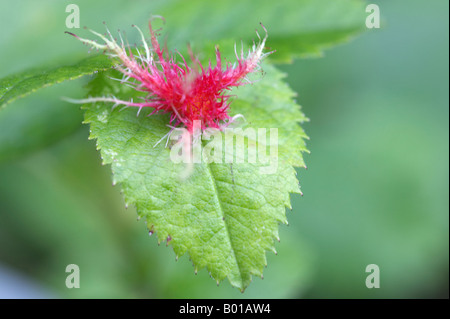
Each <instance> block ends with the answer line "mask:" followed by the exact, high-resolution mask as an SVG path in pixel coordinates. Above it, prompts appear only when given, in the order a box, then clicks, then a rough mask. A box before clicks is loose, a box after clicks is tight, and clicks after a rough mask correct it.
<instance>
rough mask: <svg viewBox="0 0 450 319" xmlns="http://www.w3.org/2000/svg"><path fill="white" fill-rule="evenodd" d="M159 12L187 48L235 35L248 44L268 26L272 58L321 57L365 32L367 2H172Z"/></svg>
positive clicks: (175, 41)
mask: <svg viewBox="0 0 450 319" xmlns="http://www.w3.org/2000/svg"><path fill="white" fill-rule="evenodd" d="M157 14H159V15H161V16H163V17H164V18H165V20H166V25H165V26H164V32H165V31H167V32H168V33H169V35H168V41H169V42H170V44H172V45H178V46H179V47H178V48H179V49H181V50H183V49H184V48H183V47H180V46H184V45H185V43H186V42H191V43H192V44H193V45H194V46H195V45H201V44H202V43H203V42H204V41H205V40H206V41H208V42H210V41H212V42H214V41H219V40H221V39H223V38H232V39H234V40H235V41H237V42H239V41H240V40H241V39H242V40H243V41H244V42H246V43H250V42H251V41H252V40H254V39H256V40H257V37H256V34H255V33H254V30H255V28H257V29H258V32H259V33H260V34H263V33H264V31H263V30H262V28H261V27H260V26H259V23H262V24H263V25H264V26H265V27H266V28H267V30H268V33H269V39H268V41H267V47H269V48H271V49H275V50H276V53H275V54H273V55H272V56H271V59H272V60H273V61H277V62H290V61H291V60H292V59H293V58H298V57H312V56H321V55H322V53H323V50H324V49H326V48H329V47H331V46H333V45H336V44H339V43H342V42H345V41H348V40H349V39H350V38H351V37H353V36H354V35H356V34H357V33H359V32H361V31H363V30H365V18H366V15H367V13H366V12H365V1H361V0H339V1H336V0H320V1H318V0H279V1H275V2H274V1H272V0H254V1H241V0H218V1H203V0H191V1H182V0H181V1H173V2H171V3H170V4H169V5H167V6H164V7H162V8H160V9H159V10H158V11H157Z"/></svg>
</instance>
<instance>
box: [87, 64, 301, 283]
mask: <svg viewBox="0 0 450 319" xmlns="http://www.w3.org/2000/svg"><path fill="white" fill-rule="evenodd" d="M263 69H264V71H265V72H267V73H266V74H265V76H263V77H262V78H261V76H260V74H259V77H260V79H259V80H258V81H256V82H255V83H254V84H253V85H247V86H244V87H240V88H238V89H236V90H234V91H233V92H232V94H235V95H237V97H236V99H235V100H234V101H233V102H232V104H231V111H232V115H233V114H243V115H244V116H245V119H246V127H249V128H278V142H279V145H278V150H279V153H278V169H277V171H276V173H275V174H261V171H260V168H261V167H262V166H263V165H262V164H258V163H256V164H250V163H247V162H246V163H241V164H239V163H233V164H229V163H211V164H206V163H204V162H203V163H199V164H194V168H193V173H192V174H191V175H190V176H189V177H188V178H187V179H186V180H183V179H180V174H181V173H183V172H184V171H185V170H186V166H185V164H183V163H180V164H176V163H174V162H172V161H171V159H170V152H171V150H170V148H169V147H167V148H166V147H165V146H164V142H163V143H160V144H158V145H157V146H156V147H155V145H156V144H157V142H158V141H159V140H160V139H161V138H162V137H163V136H164V135H165V134H167V133H168V131H169V128H168V127H167V124H168V123H169V117H168V116H167V115H159V114H154V115H152V116H150V117H147V116H145V115H146V114H148V113H149V112H148V111H145V110H142V112H141V113H140V115H139V116H137V115H136V111H137V110H136V109H133V108H127V109H123V110H119V108H115V109H114V110H113V109H112V105H110V104H104V103H95V104H90V105H86V106H85V108H86V113H85V122H86V123H89V124H90V129H91V135H90V138H96V139H97V147H98V149H100V150H101V156H102V158H103V162H104V163H105V164H111V166H112V171H113V174H114V178H113V179H114V184H115V183H120V184H121V186H122V190H123V194H124V197H125V201H126V203H127V205H131V204H132V205H135V206H136V208H137V211H138V214H139V216H140V217H141V218H143V219H145V221H146V223H147V226H148V228H149V229H150V230H151V231H152V232H155V233H156V234H157V237H158V242H160V241H164V240H167V243H168V244H170V245H172V247H173V250H174V252H175V254H176V256H181V255H183V254H185V253H188V254H189V256H190V259H191V260H192V262H193V264H194V267H195V270H198V269H201V268H204V267H206V268H207V269H208V271H209V272H210V274H211V276H212V277H213V278H214V279H215V280H216V281H217V282H219V281H221V280H223V279H224V278H226V277H228V279H229V281H230V283H231V284H232V285H233V286H235V287H238V288H239V289H241V290H242V291H243V290H244V289H245V288H246V287H247V286H248V285H249V283H250V281H251V277H252V275H257V276H262V272H263V268H264V266H265V265H266V256H265V252H266V250H270V251H274V252H275V247H274V239H277V238H278V225H279V223H287V220H286V215H285V208H286V207H290V195H289V194H290V193H300V189H299V184H298V181H297V179H296V172H295V169H294V167H293V166H304V162H303V158H302V155H301V152H304V151H306V147H305V143H304V139H305V138H306V135H305V133H304V132H303V130H302V129H301V127H300V126H299V125H298V123H301V122H303V121H305V120H306V118H305V117H304V115H303V114H302V113H301V112H300V108H299V106H298V105H297V104H296V103H295V102H294V101H293V97H294V95H295V94H294V92H293V91H292V90H291V89H290V88H289V87H288V86H287V85H286V84H285V83H284V82H283V81H282V78H283V77H284V75H283V74H282V73H281V72H280V71H278V70H277V69H276V68H275V67H274V66H272V65H269V64H266V65H264V66H263ZM90 87H91V90H90V92H89V95H90V96H101V95H107V94H115V95H116V96H117V97H119V98H125V99H129V98H131V97H135V98H136V97H137V96H138V95H137V93H136V91H133V90H130V89H128V88H126V87H124V86H120V84H117V83H116V82H114V83H112V81H110V80H108V79H107V77H106V75H105V74H99V75H98V76H97V77H96V79H94V80H93V81H92V82H91V84H90ZM247 137H249V136H247ZM247 142H248V143H249V142H250V138H248V139H247Z"/></svg>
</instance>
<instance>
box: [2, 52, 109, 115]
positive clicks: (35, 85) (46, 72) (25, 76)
mask: <svg viewBox="0 0 450 319" xmlns="http://www.w3.org/2000/svg"><path fill="white" fill-rule="evenodd" d="M112 66H113V61H112V60H111V59H109V58H108V57H106V56H105V55H95V56H92V57H89V58H86V59H84V60H82V61H80V62H78V63H76V64H74V65H70V66H61V67H57V68H53V69H33V70H28V71H24V72H22V73H19V74H15V75H11V76H7V77H5V78H3V79H1V80H0V109H1V108H4V107H5V106H6V105H7V104H8V103H11V102H12V101H14V100H16V99H18V98H20V97H24V96H26V95H28V94H30V93H32V92H34V91H36V90H37V89H40V88H43V87H46V86H50V85H53V84H56V83H60V82H63V81H66V80H73V79H76V78H79V77H81V76H83V75H87V74H93V73H96V72H98V71H104V70H107V69H109V68H111V67H112Z"/></svg>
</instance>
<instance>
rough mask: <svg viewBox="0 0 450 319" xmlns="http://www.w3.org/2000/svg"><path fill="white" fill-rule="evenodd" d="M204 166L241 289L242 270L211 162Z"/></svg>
mask: <svg viewBox="0 0 450 319" xmlns="http://www.w3.org/2000/svg"><path fill="white" fill-rule="evenodd" d="M205 166H206V169H207V172H208V175H209V178H210V180H211V184H212V186H213V188H214V195H215V196H216V198H217V202H218V204H219V208H220V213H221V215H222V217H223V219H222V220H223V223H224V225H225V231H226V233H227V237H228V240H229V242H230V246H231V250H232V253H233V257H234V260H235V261H236V266H237V268H238V271H239V277H240V279H241V282H240V284H241V287H239V288H241V289H242V288H243V287H244V278H243V276H242V270H241V267H240V265H239V261H238V258H237V257H236V252H235V249H234V245H233V240H232V238H231V235H230V231H229V229H228V223H227V216H226V213H225V210H224V209H223V207H222V202H221V200H220V196H219V191H218V187H217V183H216V180H215V178H214V174H213V173H212V171H211V164H209V163H206V164H205Z"/></svg>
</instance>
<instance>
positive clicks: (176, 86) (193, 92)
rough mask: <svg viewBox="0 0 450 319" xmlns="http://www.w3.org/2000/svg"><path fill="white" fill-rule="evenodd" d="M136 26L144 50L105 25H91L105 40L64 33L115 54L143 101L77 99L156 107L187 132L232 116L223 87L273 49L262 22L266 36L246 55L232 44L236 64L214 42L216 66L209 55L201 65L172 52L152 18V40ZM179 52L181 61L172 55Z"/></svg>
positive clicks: (242, 79) (240, 79) (241, 78)
mask: <svg viewBox="0 0 450 319" xmlns="http://www.w3.org/2000/svg"><path fill="white" fill-rule="evenodd" d="M134 27H136V28H137V30H138V31H139V33H140V35H141V39H142V45H143V49H141V51H143V52H141V51H140V50H139V49H136V50H135V51H134V52H135V53H133V50H131V48H130V47H129V46H125V44H124V41H123V38H122V37H121V36H120V44H118V43H117V40H116V39H114V38H113V36H112V35H111V33H110V31H109V30H108V29H107V36H104V35H102V34H99V33H97V32H95V31H92V30H90V32H92V33H93V34H95V35H96V36H98V37H99V38H100V39H101V40H102V41H103V42H104V43H103V44H100V43H97V42H96V41H93V40H89V39H84V38H80V37H79V36H77V35H75V34H73V33H70V32H67V33H69V34H71V35H73V36H74V37H76V38H77V39H78V40H80V41H82V42H83V43H85V44H87V45H89V46H91V47H93V48H95V49H98V50H105V51H106V52H107V53H108V54H109V55H110V56H111V57H113V58H118V59H119V60H120V61H121V63H122V64H121V65H119V66H117V69H118V70H120V71H121V72H122V73H123V75H124V78H123V79H122V80H121V82H122V83H124V84H127V85H131V86H132V87H134V88H135V89H136V90H138V91H142V92H145V93H146V95H145V97H144V99H143V101H140V102H136V101H133V100H130V101H125V100H120V99H117V98H116V97H114V96H109V97H106V96H104V97H90V98H88V99H83V100H77V101H76V102H78V103H90V102H112V103H114V105H125V106H127V107H137V108H138V109H139V110H138V114H139V112H140V110H141V109H142V108H144V107H150V108H152V109H153V111H152V112H151V113H150V115H152V114H154V113H156V112H162V113H169V114H170V124H171V127H172V128H175V127H184V128H186V129H187V130H188V131H189V133H190V134H192V133H193V130H194V121H200V123H201V129H202V130H204V129H207V128H216V129H222V128H223V127H225V126H227V125H228V123H229V122H230V121H231V120H232V119H231V118H230V116H229V114H228V110H229V107H230V102H231V101H230V97H231V96H230V95H229V94H227V92H229V91H230V90H231V89H232V88H233V87H237V86H241V85H244V84H245V83H247V82H248V81H246V76H247V75H248V74H249V73H251V72H255V71H256V70H258V69H259V62H260V61H261V59H262V58H264V57H265V56H266V55H268V54H270V53H271V52H269V53H263V49H264V45H265V42H266V39H267V31H266V29H265V28H264V27H263V29H264V31H265V32H266V35H265V37H264V38H260V37H259V35H258V38H259V40H260V41H259V43H258V44H255V43H254V44H253V46H252V48H251V50H249V52H248V53H247V54H246V55H245V56H244V52H243V50H242V49H241V52H240V54H238V53H237V52H236V48H235V53H236V62H235V63H234V64H231V63H224V62H223V61H222V57H221V54H220V52H219V48H218V47H216V52H215V57H216V61H215V66H214V67H213V66H212V63H211V61H209V63H208V66H207V67H205V66H203V65H202V63H201V62H200V61H199V60H198V59H197V58H196V57H195V56H194V55H193V54H192V53H191V54H190V59H191V62H192V63H190V65H189V64H188V63H187V62H186V59H185V58H184V57H183V56H182V55H181V54H180V53H177V54H176V55H174V54H173V53H171V52H169V51H167V50H166V49H162V48H161V46H160V44H159V42H158V40H157V35H156V33H155V31H154V30H153V28H152V24H151V22H150V23H149V30H150V46H149V44H148V43H147V41H146V40H145V36H144V34H143V33H142V31H141V30H140V29H139V28H138V27H137V26H134ZM108 36H109V39H108ZM177 55H178V56H179V57H180V59H181V61H182V62H177V61H176V56H177ZM168 124H169V123H168Z"/></svg>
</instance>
